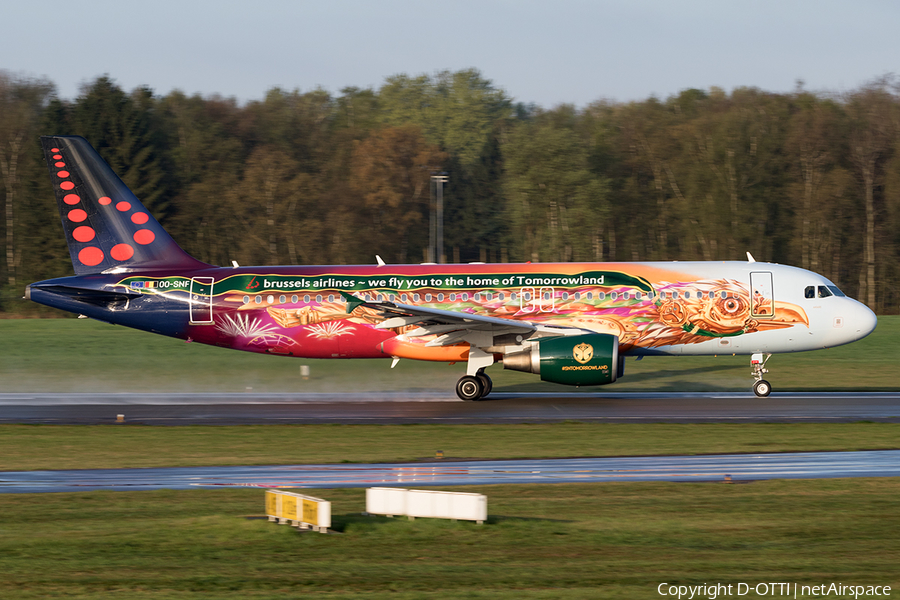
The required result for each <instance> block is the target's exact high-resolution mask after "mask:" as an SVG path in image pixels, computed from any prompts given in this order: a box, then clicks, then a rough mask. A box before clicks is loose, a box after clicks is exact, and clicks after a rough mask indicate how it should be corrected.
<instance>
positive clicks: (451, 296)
mask: <svg viewBox="0 0 900 600" xmlns="http://www.w3.org/2000/svg"><path fill="white" fill-rule="evenodd" d="M450 302H456V294H450Z"/></svg>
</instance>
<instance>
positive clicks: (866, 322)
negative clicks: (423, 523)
mask: <svg viewBox="0 0 900 600" xmlns="http://www.w3.org/2000/svg"><path fill="white" fill-rule="evenodd" d="M852 318H853V321H852V322H851V323H852V326H853V330H854V331H855V332H856V339H858V340H859V339H862V338H864V337H866V336H867V335H869V334H870V333H872V332H873V331H875V326H876V325H878V317H877V316H875V313H874V312H872V311H871V309H869V307H868V306H866V305H865V304H863V303H862V302H859V303H857V306H856V310H855V311H853V317H852Z"/></svg>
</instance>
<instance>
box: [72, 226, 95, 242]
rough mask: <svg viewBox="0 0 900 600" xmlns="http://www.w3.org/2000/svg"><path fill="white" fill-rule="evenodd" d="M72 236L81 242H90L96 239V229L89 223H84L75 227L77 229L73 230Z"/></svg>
mask: <svg viewBox="0 0 900 600" xmlns="http://www.w3.org/2000/svg"><path fill="white" fill-rule="evenodd" d="M72 237H73V238H75V239H76V240H78V241H79V242H89V241H91V240H92V239H94V230H93V229H91V228H90V227H88V226H87V225H82V226H81V227H76V228H75V231H73V232H72Z"/></svg>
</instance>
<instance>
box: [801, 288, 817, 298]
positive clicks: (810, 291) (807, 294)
mask: <svg viewBox="0 0 900 600" xmlns="http://www.w3.org/2000/svg"><path fill="white" fill-rule="evenodd" d="M803 297H804V298H815V297H816V286H814V285H808V286H806V289H805V290H803Z"/></svg>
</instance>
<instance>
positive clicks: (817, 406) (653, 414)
mask: <svg viewBox="0 0 900 600" xmlns="http://www.w3.org/2000/svg"><path fill="white" fill-rule="evenodd" d="M117 415H124V419H125V422H126V423H137V424H147V425H196V424H210V425H226V424H246V423H347V424H351V423H352V424H362V423H372V424H389V423H402V424H407V423H448V424H449V423H534V422H558V421H567V420H574V421H584V422H621V423H641V422H643V423H657V422H675V423H708V422H713V423H714V422H720V423H734V422H830V423H834V422H853V421H860V420H867V421H880V422H895V423H896V422H900V393H898V392H828V393H792V392H781V393H778V392H776V393H773V394H772V395H771V396H769V397H768V398H757V397H755V396H754V395H753V394H752V393H749V392H740V393H737V392H731V393H729V392H726V393H715V392H706V393H696V392H691V393H648V392H619V393H595V392H594V393H566V394H548V393H521V392H520V393H511V392H502V391H498V392H494V393H493V394H491V396H490V398H489V399H487V400H485V401H481V402H461V401H459V400H457V399H456V397H455V396H452V395H448V393H447V392H437V391H429V390H423V391H417V390H410V391H401V392H386V393H336V394H257V393H232V394H187V393H185V394H153V393H146V392H135V393H116V394H47V393H41V394H23V393H19V394H10V393H6V394H0V423H47V424H54V423H55V424H102V423H114V422H116V419H117Z"/></svg>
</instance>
